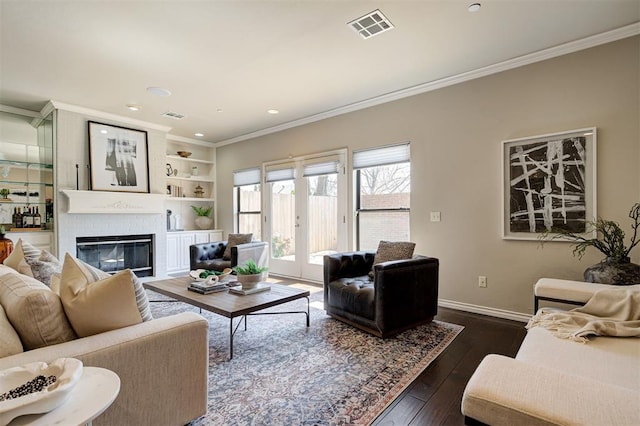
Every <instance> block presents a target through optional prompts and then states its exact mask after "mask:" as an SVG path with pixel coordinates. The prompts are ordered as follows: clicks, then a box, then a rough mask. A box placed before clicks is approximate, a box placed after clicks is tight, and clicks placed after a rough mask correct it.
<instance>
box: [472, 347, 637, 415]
mask: <svg viewBox="0 0 640 426" xmlns="http://www.w3.org/2000/svg"><path fill="white" fill-rule="evenodd" d="M554 338H555V337H554ZM558 340H559V339H558ZM570 343H574V344H575V345H577V346H582V347H584V346H585V345H584V344H581V343H575V342H570ZM553 354H555V353H554V352H549V353H548V355H547V360H546V363H545V365H550V364H553V363H554V355H553ZM579 360H580V358H577V359H574V362H575V363H578V361H579ZM545 365H538V364H534V363H529V362H523V361H521V360H519V359H513V358H509V357H505V356H502V355H495V354H492V355H487V356H486V357H485V358H484V359H483V360H482V362H481V363H480V365H479V366H478V368H477V369H476V371H475V372H474V373H473V376H471V379H470V380H469V382H468V383H467V387H466V388H465V391H464V394H463V396H462V407H461V408H462V413H463V414H464V415H465V416H469V417H471V418H473V419H475V420H478V421H480V422H483V423H486V424H490V425H492V426H512V425H528V426H534V425H536V426H538V425H545V426H548V425H566V426H568V425H572V426H578V425H592V426H603V425H621V426H622V425H636V424H638V419H639V418H640V405H639V404H638V398H639V397H640V394H639V393H638V392H637V391H632V390H629V389H626V388H623V387H620V386H612V385H609V384H606V383H602V382H600V381H597V380H593V379H591V378H589V377H585V376H576V375H573V374H570V373H567V372H564V371H561V370H556V369H555V368H547V367H546V366H545ZM627 367H628V368H634V367H636V368H637V364H633V365H631V366H627Z"/></svg>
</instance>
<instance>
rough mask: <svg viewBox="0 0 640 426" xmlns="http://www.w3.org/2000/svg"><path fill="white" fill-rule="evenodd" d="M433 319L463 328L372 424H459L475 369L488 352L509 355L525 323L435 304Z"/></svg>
mask: <svg viewBox="0 0 640 426" xmlns="http://www.w3.org/2000/svg"><path fill="white" fill-rule="evenodd" d="M436 319H437V320H441V321H445V322H449V323H453V324H460V325H463V326H464V327H465V329H464V330H463V331H462V332H461V333H460V334H459V335H458V336H457V337H456V339H455V340H454V341H453V342H452V343H451V344H450V345H449V347H447V349H445V350H444V352H442V353H441V354H440V356H438V358H437V359H436V360H435V361H433V362H432V363H431V365H429V366H428V367H427V369H426V370H425V371H424V372H423V373H422V374H421V375H420V376H419V377H418V378H417V379H416V380H415V381H414V382H413V383H412V384H411V385H410V386H409V387H408V388H407V389H406V390H405V391H404V392H403V393H402V394H401V395H400V396H399V397H398V398H397V399H396V400H395V401H394V402H393V403H392V404H391V405H390V406H389V407H388V408H387V409H386V410H385V411H384V412H383V413H382V414H381V415H380V416H379V417H378V418H377V419H376V421H374V422H373V425H376V426H381V425H385V426H386V425H402V426H409V425H411V426H424V425H429V426H431V425H447V426H449V425H463V424H464V418H463V416H462V414H461V413H460V402H461V400H462V392H463V391H464V388H465V386H466V384H467V381H468V380H469V378H470V377H471V375H472V374H473V372H474V371H475V369H476V367H477V366H478V364H479V363H480V361H481V360H482V358H484V356H485V355H487V354H490V353H497V354H502V355H508V356H514V355H515V354H516V352H517V351H518V348H519V347H520V344H521V343H522V340H523V339H524V336H525V333H526V331H525V328H524V326H525V324H524V323H521V322H516V321H509V320H504V319H499V318H494V317H489V316H484V315H477V314H472V313H468V312H462V311H456V310H453V309H446V308H438V315H437V316H436Z"/></svg>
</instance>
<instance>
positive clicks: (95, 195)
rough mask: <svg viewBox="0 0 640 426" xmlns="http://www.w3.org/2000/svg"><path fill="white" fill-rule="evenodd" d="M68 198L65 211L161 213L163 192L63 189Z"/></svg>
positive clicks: (82, 212) (81, 212) (84, 212)
mask: <svg viewBox="0 0 640 426" xmlns="http://www.w3.org/2000/svg"><path fill="white" fill-rule="evenodd" d="M60 192H62V193H63V194H64V195H65V196H66V197H67V199H68V200H69V203H68V206H67V213H80V214H162V213H164V200H165V198H166V196H165V195H163V194H139V193H132V192H107V191H76V190H71V189H63V190H61V191H60Z"/></svg>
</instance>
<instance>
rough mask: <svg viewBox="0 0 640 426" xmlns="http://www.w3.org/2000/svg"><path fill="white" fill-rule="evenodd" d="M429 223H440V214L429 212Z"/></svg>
mask: <svg viewBox="0 0 640 426" xmlns="http://www.w3.org/2000/svg"><path fill="white" fill-rule="evenodd" d="M431 222H440V212H431Z"/></svg>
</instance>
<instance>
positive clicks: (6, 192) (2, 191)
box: [0, 188, 10, 198]
mask: <svg viewBox="0 0 640 426" xmlns="http://www.w3.org/2000/svg"><path fill="white" fill-rule="evenodd" d="M9 193H10V191H9V190H8V189H7V188H2V189H0V197H2V198H8V197H9Z"/></svg>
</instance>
